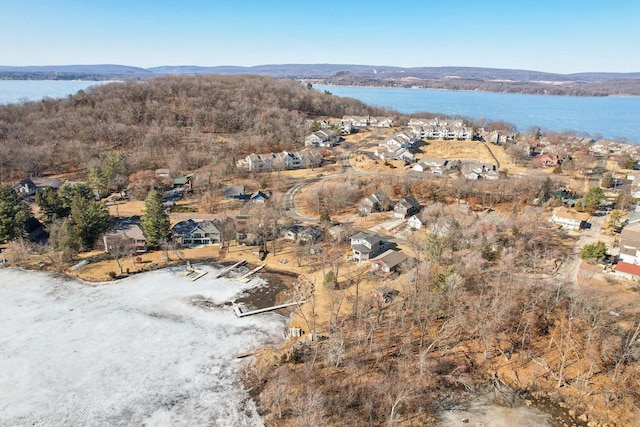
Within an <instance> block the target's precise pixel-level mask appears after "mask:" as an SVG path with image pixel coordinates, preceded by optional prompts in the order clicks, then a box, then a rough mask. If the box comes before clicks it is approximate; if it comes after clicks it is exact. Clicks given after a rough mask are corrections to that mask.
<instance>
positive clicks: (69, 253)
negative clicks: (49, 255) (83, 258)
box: [49, 218, 80, 262]
mask: <svg viewBox="0 0 640 427" xmlns="http://www.w3.org/2000/svg"><path fill="white" fill-rule="evenodd" d="M50 230H51V231H50V233H49V244H50V245H51V247H52V248H53V249H55V250H56V251H59V252H60V254H61V260H62V261H63V262H71V261H72V260H73V257H74V256H75V254H77V253H78V252H80V239H79V237H78V235H77V234H76V230H75V229H74V227H73V223H72V222H71V219H69V218H55V219H54V220H53V222H52V223H51V227H50Z"/></svg>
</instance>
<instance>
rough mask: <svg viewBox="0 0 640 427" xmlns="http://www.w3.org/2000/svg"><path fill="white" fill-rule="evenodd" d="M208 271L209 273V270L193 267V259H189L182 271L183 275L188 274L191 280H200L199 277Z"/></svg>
mask: <svg viewBox="0 0 640 427" xmlns="http://www.w3.org/2000/svg"><path fill="white" fill-rule="evenodd" d="M207 273H208V272H207V271H204V270H199V269H197V268H194V267H192V266H191V261H187V265H186V266H185V267H184V271H181V272H180V274H181V275H182V276H186V277H187V279H189V280H191V281H192V282H195V281H196V280H198V279H199V278H201V277H202V276H204V275H205V274H207Z"/></svg>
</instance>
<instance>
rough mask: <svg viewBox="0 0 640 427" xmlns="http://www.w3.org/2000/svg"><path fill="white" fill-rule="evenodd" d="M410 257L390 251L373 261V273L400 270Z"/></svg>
mask: <svg viewBox="0 0 640 427" xmlns="http://www.w3.org/2000/svg"><path fill="white" fill-rule="evenodd" d="M407 259H409V257H408V256H407V255H405V254H404V253H402V252H400V251H396V250H393V249H389V250H387V251H386V252H384V253H382V254H380V255H378V256H377V257H375V258H373V259H372V260H371V270H372V271H382V272H384V273H390V272H392V271H394V270H396V269H397V268H398V266H399V265H400V264H402V263H403V262H405V261H406V260H407Z"/></svg>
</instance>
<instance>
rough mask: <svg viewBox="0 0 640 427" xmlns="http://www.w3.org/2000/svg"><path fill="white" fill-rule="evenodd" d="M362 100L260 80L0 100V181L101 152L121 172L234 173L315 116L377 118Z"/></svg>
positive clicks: (127, 85) (84, 167) (60, 168)
mask: <svg viewBox="0 0 640 427" xmlns="http://www.w3.org/2000/svg"><path fill="white" fill-rule="evenodd" d="M383 113H387V111H385V110H382V109H380V108H373V107H368V106H366V105H365V104H363V103H362V102H360V101H358V100H355V99H349V98H338V97H335V96H331V95H328V94H323V93H319V92H317V91H315V90H309V89H308V88H307V87H306V86H304V85H302V84H300V83H297V82H295V81H292V80H276V79H273V78H268V77H260V76H212V75H209V76H197V77H194V76H167V77H157V78H154V79H149V80H144V81H127V82H122V83H111V84H107V85H103V86H98V87H93V88H91V89H89V90H87V91H80V92H78V93H76V94H75V95H72V96H69V97H67V98H66V99H44V100H42V101H38V102H23V103H18V104H8V105H0V183H5V184H9V183H13V182H16V181H19V180H20V179H23V178H25V177H28V176H41V175H48V174H59V173H71V172H73V173H77V174H79V175H80V176H83V175H84V176H86V174H87V173H88V172H89V170H90V169H91V168H92V167H94V166H99V165H100V164H101V162H102V161H103V160H104V159H105V158H106V156H107V155H108V153H109V152H111V151H121V152H123V153H125V154H126V156H127V160H128V166H129V171H130V173H136V172H138V171H142V170H149V169H151V170H153V169H156V168H160V167H168V168H170V169H171V170H172V171H173V172H174V173H176V174H177V173H180V172H186V171H190V170H194V169H197V168H200V167H202V166H204V165H216V169H217V170H225V171H227V172H229V173H234V171H235V160H237V159H238V158H241V157H244V156H246V155H247V154H250V153H252V152H272V151H273V152H276V151H282V150H292V149H296V148H299V147H300V146H301V145H302V143H303V141H304V136H305V135H306V134H307V133H308V131H309V129H308V127H307V126H306V124H305V123H306V122H305V120H306V119H308V118H310V117H311V118H313V117H317V116H331V117H342V116H343V115H368V114H371V115H382V114H383Z"/></svg>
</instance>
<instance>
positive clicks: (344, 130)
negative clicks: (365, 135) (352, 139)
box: [339, 120, 358, 135]
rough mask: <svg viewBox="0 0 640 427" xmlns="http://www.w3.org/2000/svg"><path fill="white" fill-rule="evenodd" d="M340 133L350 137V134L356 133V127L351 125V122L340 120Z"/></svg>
mask: <svg viewBox="0 0 640 427" xmlns="http://www.w3.org/2000/svg"><path fill="white" fill-rule="evenodd" d="M339 127H340V133H341V134H342V135H350V134H352V133H356V132H357V131H358V128H356V126H355V125H354V124H353V122H352V121H349V120H347V121H345V120H341V121H340V126H339Z"/></svg>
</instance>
